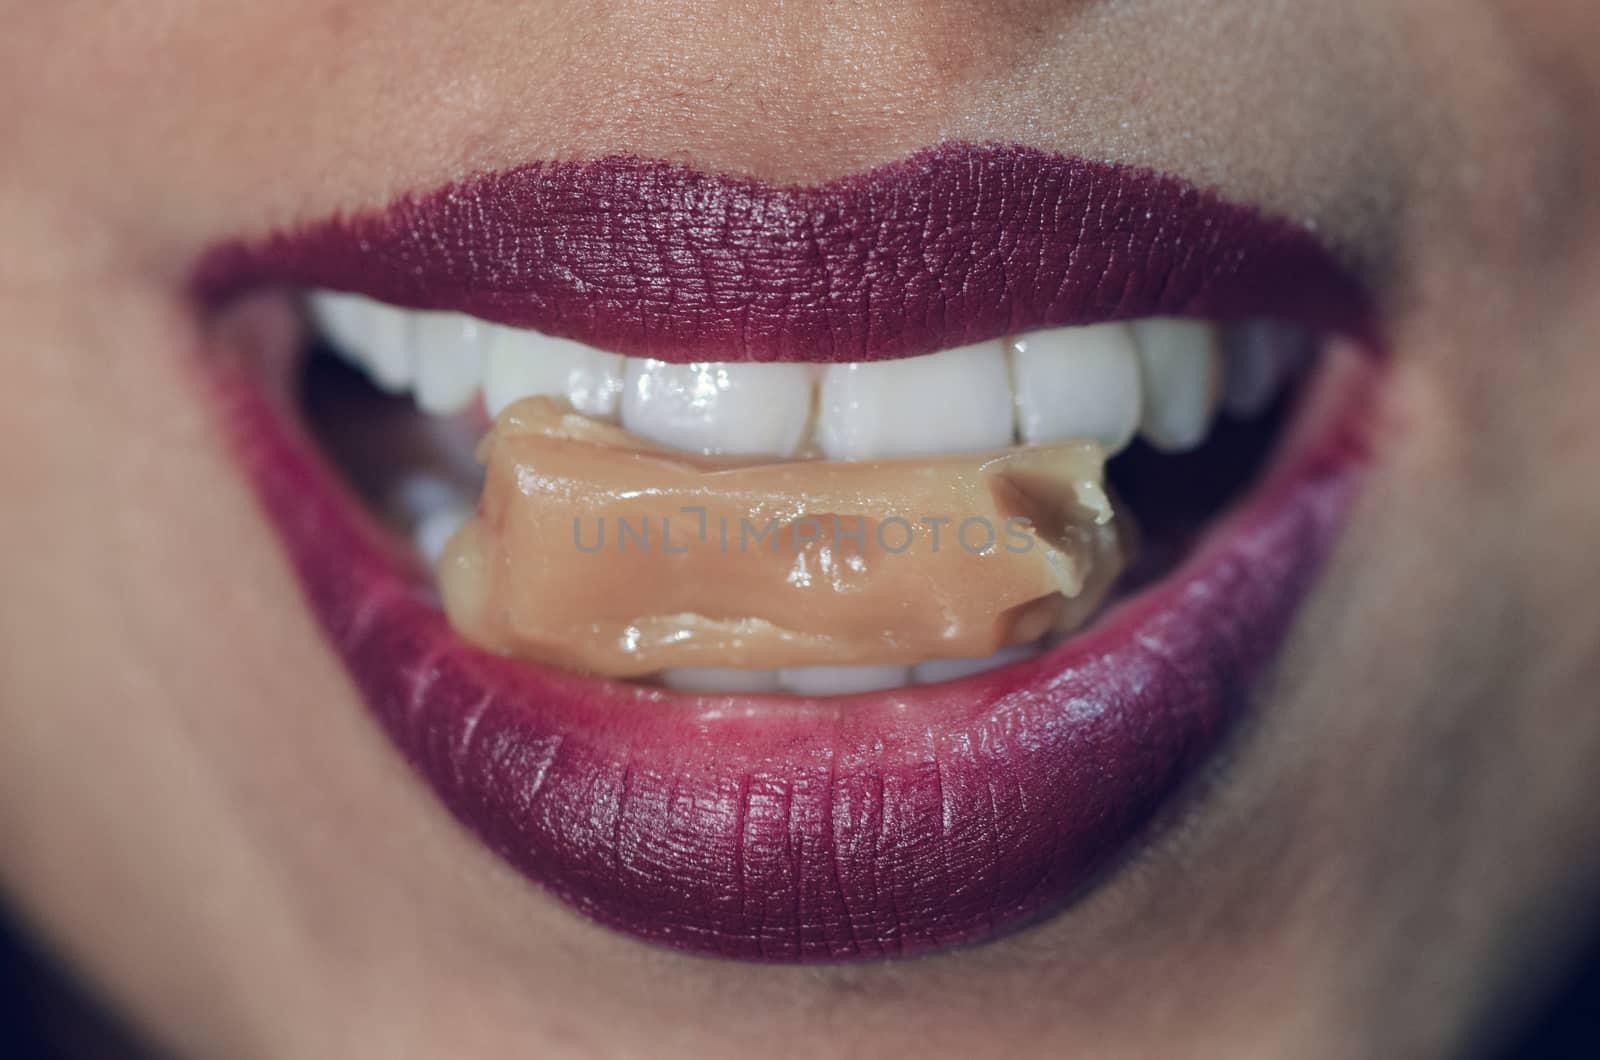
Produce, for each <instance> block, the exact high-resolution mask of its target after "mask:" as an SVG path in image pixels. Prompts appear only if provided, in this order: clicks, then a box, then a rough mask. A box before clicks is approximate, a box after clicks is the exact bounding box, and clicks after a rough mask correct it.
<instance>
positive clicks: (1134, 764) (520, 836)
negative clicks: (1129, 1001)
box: [218, 370, 1370, 962]
mask: <svg viewBox="0 0 1600 1060" xmlns="http://www.w3.org/2000/svg"><path fill="white" fill-rule="evenodd" d="M1359 374H1361V375H1363V376H1365V375H1370V373H1368V372H1366V371H1365V370H1363V371H1362V372H1361V373H1359ZM218 381H219V384H220V390H221V393H222V395H223V398H224V401H225V402H226V413H227V415H226V422H228V423H229V424H230V425H231V427H232V429H233V430H234V431H235V437H236V440H237V442H238V451H239V454H240V457H241V459H242V462H243V464H244V465H245V467H246V469H247V471H248V473H249V474H250V476H251V478H252V479H253V481H254V483H255V485H256V487H257V490H258V493H259V495H260V497H261V499H262V501H263V503H264V506H265V508H266V509H267V511H268V513H269V515H270V517H271V518H272V520H273V521H274V522H275V523H276V525H277V527H278V530H279V532H280V534H281V536H282V539H283V541H284V543H285V545H286V547H287V549H288V551H289V553H290V555H291V557H292V559H293V562H294V564H295V567H296V568H297V570H298V573H299V575H300V577H301V579H302V582H303V588H304V591H305V594H306V596H307V598H308V599H309V601H310V604H311V606H312V607H313V609H314V610H315V612H316V614H317V616H318V618H319V619H320V621H321V623H322V625H323V627H324V629H325V631H326V633H327V636H328V638H329V640H330V641H331V643H332V644H333V646H334V647H335V648H336V649H337V651H338V653H339V654H340V656H341V657H342V658H343V659H344V661H345V663H346V665H347V667H348V669H349V671H350V673H351V674H352V676H353V677H354V678H355V680H356V682H357V684H358V685H359V687H360V689H361V691H362V693H363V696H364V698H365V700H366V702H367V704H368V706H369V707H370V708H371V710H372V712H373V714H374V716H375V717H376V718H377V719H378V721H379V722H380V723H381V724H382V725H383V727H384V728H385V729H386V730H387V731H388V733H389V735H390V737H391V738H392V739H393V741H394V743H395V744H396V745H397V746H398V747H399V748H400V749H401V751H403V752H404V754H405V755H406V756H407V757H408V758H409V759H410V761H411V762H412V764H413V765H414V766H415V767H416V768H417V770H418V771H419V772H420V773H421V774H422V775H423V776H424V777H426V778H427V780H428V781H429V783H430V784H431V785H432V787H433V788H434V790H435V791H436V792H437V794H438V796H439V797H440V798H441V799H442V800H443V801H444V803H445V804H446V805H447V806H448V807H449V808H450V810H451V811H452V812H454V813H455V815H456V816H457V817H458V818H459V819H460V820H461V821H462V822H463V823H464V824H466V825H467V826H468V827H469V828H471V829H472V830H473V831H474V832H476V833H477V834H478V835H479V836H480V837H481V838H482V840H483V841H484V842H485V843H486V844H487V845H488V846H490V847H491V848H492V849H494V850H495V851H497V852H498V853H499V854H500V855H501V856H503V857H504V858H505V859H506V860H507V861H509V862H510V863H512V864H513V865H515V866H516V867H517V868H518V869H520V870H522V872H524V873H525V874H526V875H527V876H529V877H530V878H532V879H533V880H535V881H537V882H538V883H540V884H542V885H543V886H544V887H545V888H547V889H548V890H550V891H551V892H553V893H555V894H556V895H558V896H560V897H561V898H562V899H564V900H565V901H567V902H568V903H570V904H571V905H572V906H574V907H576V908H577V909H579V910H580V911H582V912H583V913H585V914H586V915H588V916H590V917H592V918H594V919H595V920H598V921H601V922H603V923H605V924H607V925H610V926H611V927H614V928H617V929H620V930H622V931H625V932H628V933H630V934H633V935H635V936H637V937H639V938H642V939H647V940H650V941H652V942H656V943H661V944H666V945H670V946H674V947H679V948H682V949H686V950H692V951H697V952H701V953H706V954H712V955H718V956H723V957H731V958H740V959H749V960H765V961H786V962H798V961H823V960H844V959H852V958H883V957H897V956H903V955H908V954H912V953H916V952H921V951H926V950H929V949H934V948H939V947H945V946H950V945H954V944H959V943H963V942H971V941H976V940H981V939H983V938H986V937H990V936H993V935H995V934H997V933H1000V932H1003V931H1005V930H1008V929H1011V928H1014V927H1016V926H1018V925H1020V924H1022V923H1025V922H1027V921H1029V920H1032V919H1036V918H1038V917H1040V916H1042V915H1045V914H1048V913H1050V912H1052V911H1054V910H1056V909H1059V908H1060V907H1062V906H1063V905H1065V904H1066V903H1067V902H1069V901H1070V900H1071V899H1072V898H1073V897H1074V896H1075V895H1077V894H1079V893H1081V892H1082V891H1083V890H1084V889H1085V888H1086V887H1087V886H1088V885H1089V884H1091V883H1092V882H1093V880H1094V879H1095V878H1096V877H1097V876H1098V875H1101V874H1103V873H1104V871H1105V870H1106V868H1107V867H1108V864H1109V863H1110V862H1111V861H1112V860H1113V859H1114V857H1115V856H1116V855H1117V854H1118V853H1119V852H1120V851H1122V850H1124V849H1125V848H1126V847H1127V845H1128V843H1129V841H1130V840H1131V839H1132V838H1133V837H1135V835H1136V834H1137V833H1138V832H1139V830H1140V828H1141V826H1142V825H1144V824H1145V823H1146V822H1147V821H1148V820H1149V819H1150V817H1151V815H1152V814H1153V813H1154V811H1155V810H1156V809H1157V808H1158V807H1160V806H1161V805H1162V804H1163V803H1164V802H1165V801H1166V800H1167V799H1168V797H1169V796H1171V795H1172V794H1173V793H1174V791H1175V789H1177V788H1178V786H1179V785H1180V784H1181V782H1182V781H1183V780H1184V779H1185V778H1186V777H1187V776H1188V775H1189V774H1190V773H1191V772H1192V771H1193V769H1194V768H1195V766H1196V765H1197V764H1198V763H1199V762H1200V761H1201V760H1202V758H1203V757H1204V756H1205V754H1206V753H1207V752H1208V751H1209V750H1210V749H1211V748H1213V747H1214V746H1215V744H1216V742H1217V740H1218V738H1219V736H1220V735H1221V734H1222V733H1223V732H1225V730H1226V728H1227V726H1228V722H1229V721H1230V720H1231V719H1232V718H1234V717H1235V716H1236V715H1237V714H1238V712H1239V707H1240V704H1241V701H1242V699H1243V695H1244V692H1245V690H1246V688H1247V687H1248V684H1249V682H1250V680H1251V679H1252V677H1253V675H1254V674H1255V673H1256V672H1257V671H1258V670H1259V669H1260V668H1261V667H1262V666H1263V665H1264V664H1266V663H1267V662H1269V661H1270V660H1271V658H1272V657H1273V655H1274V654H1275V653H1276V649H1277V647H1278V646H1279V644H1280V643H1281V641H1282V640H1283V637H1284V634H1285V632H1286V631H1287V629H1288V626H1289V624H1290V621H1291V619H1292V618H1293V615H1294V613H1295V611H1296V610H1297V607H1298V605H1299V603H1300V601H1301V599H1302V598H1303V596H1304V595H1305V592H1306V590H1307V589H1308V588H1309V586H1310V585H1311V583H1312V581H1313V580H1314V576H1315V574H1316V572H1317V571H1318V570H1319V569H1320V567H1321V566H1322V563H1323V560H1324V559H1325V557H1326V556H1327V554H1328V552H1329V551H1330V548H1331V546H1332V544H1333V542H1334V540H1335V539H1336V537H1337V534H1338V530H1339V528H1340V527H1341V525H1342V524H1343V522H1344V516H1345V513H1346V512H1347V510H1348V508H1349V506H1350V503H1351V501H1352V500H1353V498H1354V496H1355V495H1356V492H1357V486H1358V482H1359V479H1360V477H1361V476H1360V472H1361V470H1362V468H1363V467H1364V466H1365V458H1364V446H1363V445H1361V444H1360V443H1359V441H1358V437H1357V436H1358V434H1359V433H1360V431H1359V430H1358V428H1357V425H1356V422H1355V421H1357V420H1358V419H1360V418H1361V417H1360V415H1359V412H1357V411H1356V410H1358V409H1359V408H1360V407H1362V405H1363V404H1364V402H1361V401H1359V400H1352V399H1351V398H1350V396H1349V394H1344V395H1342V396H1341V397H1340V398H1339V399H1338V400H1337V402H1336V404H1337V406H1338V408H1337V411H1335V412H1333V413H1332V414H1331V415H1329V414H1321V415H1318V416H1307V415H1302V416H1301V421H1302V424H1301V426H1300V427H1299V428H1297V435H1298V436H1299V437H1301V438H1304V441H1301V442H1292V443H1291V444H1288V445H1286V446H1285V453H1284V455H1283V456H1282V457H1281V458H1280V459H1279V461H1278V463H1277V466H1276V469H1275V470H1274V471H1273V472H1272V473H1271V474H1270V475H1269V476H1268V477H1267V478H1266V479H1265V480H1264V481H1263V483H1262V484H1261V485H1259V486H1258V487H1256V488H1255V490H1254V491H1253V494H1252V496H1251V497H1250V498H1248V499H1247V500H1246V502H1245V503H1244V504H1243V505H1242V506H1241V507H1240V508H1239V509H1238V510H1236V511H1235V512H1234V513H1233V514H1232V515H1230V516H1228V517H1227V518H1226V519H1224V520H1223V521H1222V522H1221V523H1220V525H1219V526H1218V527H1217V528H1216V529H1215V530H1213V531H1212V532H1211V533H1210V534H1209V535H1208V537H1207V538H1206V540H1205V541H1203V542H1202V543H1201V545H1200V546H1199V547H1198V548H1197V549H1196V551H1195V553H1194V555H1193V556H1192V557H1191V558H1190V559H1189V560H1188V561H1187V562H1186V563H1185V565H1184V566H1183V567H1181V568H1180V569H1179V570H1178V571H1176V572H1175V573H1174V574H1172V575H1171V576H1169V577H1167V578H1166V579H1165V580H1164V581H1163V582H1161V583H1160V584H1158V585H1156V586H1154V587H1152V588H1150V589H1148V590H1146V591H1144V592H1143V593H1141V594H1139V595H1138V596H1136V597H1134V598H1132V599H1130V600H1128V601H1127V602H1125V603H1123V604H1122V605H1120V606H1118V607H1117V608H1116V610H1115V611H1113V612H1112V613H1111V614H1109V615H1107V616H1105V617H1104V618H1103V619H1102V620H1101V621H1100V622H1098V623H1097V624H1096V625H1095V626H1094V627H1092V628H1091V629H1090V630H1088V631H1086V632H1085V633H1082V634H1080V635H1078V636H1076V637H1074V638H1073V639H1071V640H1070V641H1068V642H1067V643H1066V644H1064V645H1063V646H1062V647H1060V648H1059V649H1057V650H1055V651H1053V652H1051V653H1049V654H1047V655H1044V656H1041V657H1039V658H1037V659H1035V660H1032V661H1030V662H1027V663H1022V664H1018V665H1015V666H1011V667H1007V668H1005V669H1002V670H997V671H993V672H990V673H987V674H983V675H979V676H977V677H973V678H969V679H967V680H964V681H959V682H955V683H951V684H947V685H930V686H921V687H915V688H908V689H904V690H899V691H893V692H880V693H874V694H870V695H863V696H854V697H848V698H840V699H821V700H816V699H777V698H771V697H746V696H693V695H686V694H682V693H672V692H667V691H664V690H660V689H654V688H645V687H639V686H631V685H626V684H619V683H613V682H603V681H598V680H595V679H591V678H585V677H580V676H576V675H571V674H566V673H562V672H558V671H552V670H546V669H540V668H536V667H532V666H529V665H527V664H523V663H518V662H515V661H511V660H507V659H504V658H500V657H497V656H493V655H489V654H486V653H483V652H481V651H478V650H475V649H473V648H472V647H470V646H468V645H467V644H465V643H464V642H463V641H461V640H460V639H459V638H458V637H456V636H455V634H454V633H453V632H452V630H451V629H450V627H449V625H448V623H447V622H446V620H445V618H444V616H443V614H442V613H441V612H440V610H439V609H438V607H437V605H436V603H435V601H434V600H433V596H432V591H431V590H430V589H429V588H428V587H427V581H426V578H425V575H424V574H423V572H422V571H421V570H419V569H418V567H417V565H416V563H415V562H414V561H413V560H411V559H410V558H409V554H408V553H407V552H406V551H404V550H403V549H402V548H401V546H400V544H399V543H398V542H397V541H396V540H394V539H393V538H391V537H390V536H389V535H388V534H387V533H386V532H384V531H383V530H382V529H380V528H379V527H377V526H376V525H375V524H374V523H373V521H372V520H371V519H370V517H368V516H367V515H366V514H365V513H364V512H363V511H362V510H361V509H360V508H359V506H358V505H357V504H356V503H355V502H354V501H353V500H352V498H351V497H350V495H349V493H348V491H347V490H346V489H345V487H343V485H342V484H341V483H339V482H338V480H337V479H336V477H335V476H334V474H333V473H332V472H331V470H330V469H329V468H328V467H327V466H326V464H325V463H324V462H323V460H322V458H321V457H320V456H319V455H318V454H317V452H316V450H315V447H314V446H313V445H312V444H311V443H310V441H309V439H308V438H306V437H305V436H304V435H303V433H302V432H301V430H300V429H299V427H298V426H297V422H296V420H295V418H294V416H293V414H292V413H290V412H289V411H287V410H285V409H282V408H279V407H277V406H276V405H275V404H274V403H273V402H272V401H271V400H270V399H268V398H267V396H266V395H265V394H264V393H263V392H262V388H261V387H260V386H259V384H258V383H257V382H256V380H254V379H251V378H246V377H245V376H244V375H243V373H240V372H230V371H224V372H223V373H222V374H220V375H219V376H218ZM1365 386H1366V384H1365V383H1363V384H1361V385H1360V386H1358V387H1357V388H1356V389H1359V390H1364V389H1365ZM1321 389H1323V390H1326V389H1328V388H1326V387H1323V388H1321ZM1343 389H1345V390H1348V389H1350V388H1349V387H1345V388H1343ZM1314 404H1320V405H1325V404H1327V402H1319V403H1314ZM1310 411H1315V408H1313V409H1312V410H1310ZM1308 420H1310V421H1329V422H1321V423H1320V425H1319V424H1317V423H1311V424H1309V425H1308V424H1307V422H1306V421H1308Z"/></svg>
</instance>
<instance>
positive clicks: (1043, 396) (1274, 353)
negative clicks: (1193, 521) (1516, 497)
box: [311, 292, 1301, 460]
mask: <svg viewBox="0 0 1600 1060" xmlns="http://www.w3.org/2000/svg"><path fill="white" fill-rule="evenodd" d="M311 306H312V311H313V314H314V316H315V317H316V319H317V321H318V323H319V326H320V328H321V330H322V333H323V334H324V335H325V336H326V337H327V338H328V339H329V340H330V342H331V343H332V344H333V345H334V346H335V347H336V348H338V349H339V350H340V351H342V352H343V353H345V354H346V355H347V356H349V357H350V358H351V359H352V360H354V361H356V362H357V363H358V364H360V365H361V366H362V367H363V368H364V369H365V371H366V372H367V373H368V374H369V375H370V376H371V377H372V378H373V379H374V380H375V381H376V382H377V383H378V384H379V385H381V386H383V387H384V388H386V389H388V390H390V391H394V392H402V391H411V392H414V393H415V395H416V401H417V404H418V405H419V406H420V407H421V408H422V409H423V410H424V411H427V412H431V413H435V414H441V415H442V414H450V413H454V412H459V411H461V410H462V409H464V408H465V407H467V405H468V404H469V403H470V402H471V401H472V399H473V398H474V396H476V395H477V393H478V392H479V391H480V390H481V391H482V393H483V399H484V404H485V405H486V407H487V409H488V411H489V413H490V415H495V414H498V413H499V411H500V410H501V409H503V408H505V407H506V406H507V405H510V404H511V403H512V402H514V401H517V400H519V399H521V398H524V397H529V396H533V395H536V394H551V395H557V396H561V397H565V398H567V399H568V400H570V401H571V402H572V404H573V405H574V407H576V408H577V409H578V410H579V411H581V412H584V413H586V414H588V415H591V416H596V417H601V418H606V419H612V420H616V419H618V418H619V417H620V421H621V423H622V425H623V426H624V427H625V428H627V429H628V430H630V431H632V432H633V433H635V434H638V435H641V436H643V437H646V438H650V439H652V440H655V441H658V442H661V443H663V444H666V445H671V446H674V447H677V448H681V449H689V450H697V451H700V452H705V453H712V454H726V455H760V456H776V457H789V456H794V455H796V454H797V453H801V452H803V451H814V452H820V453H821V454H822V455H823V456H825V457H827V458H830V459H843V460H858V459H865V458H872V457H880V456H911V455H920V454H931V453H940V452H967V451H974V450H982V449H991V448H993V449H998V448H1003V447H1006V446H1009V445H1012V444H1014V443H1015V442H1017V441H1021V442H1023V443H1032V442H1046V441H1054V440H1059V439H1063V438H1095V439H1098V440H1099V441H1100V442H1101V443H1102V444H1103V445H1104V446H1105V447H1106V449H1107V451H1108V452H1111V453H1115V452H1118V451H1120V450H1121V449H1122V448H1124V447H1125V446H1127V444H1128V443H1129V442H1130V441H1131V440H1132V439H1133V437H1134V435H1135V434H1140V435H1142V436H1143V437H1144V438H1145V440H1146V441H1148V442H1149V443H1150V444H1152V445H1154V446H1156V447H1157V448H1159V449H1162V450H1166V451H1169V452H1181V451H1184V450H1187V449H1192V448H1194V447H1195V446H1197V445H1199V444H1200V443H1201V442H1202V441H1204V440H1205V437H1206V435H1207V433H1208V432H1209V430H1210V427H1211V423H1212V420H1213V418H1214V416H1215V414H1216V411H1217V409H1218V407H1219V405H1221V406H1224V407H1226V408H1227V409H1228V410H1229V411H1230V413H1233V414H1237V415H1253V414H1255V413H1257V412H1259V411H1261V410H1262V409H1263V408H1265V407H1266V406H1267V405H1268V404H1269V403H1270V402H1271V401H1272V399H1273V397H1274V396H1275V395H1276V393H1277V391H1278V390H1279V389H1280V388H1281V386H1282V383H1283V380H1284V378H1285V376H1286V375H1287V373H1288V371H1289V368H1290V360H1291V358H1290V357H1289V356H1287V353H1288V352H1289V351H1292V350H1294V349H1296V348H1298V347H1299V346H1300V345H1301V343H1300V342H1299V335H1298V333H1297V332H1296V331H1295V329H1291V328H1288V327H1286V326H1282V325H1275V324H1267V323H1263V324H1259V325H1250V326H1247V327H1246V328H1243V329H1240V330H1239V331H1238V332H1237V334H1230V336H1229V340H1230V341H1228V342H1227V343H1226V344H1224V342H1223V341H1222V334H1221V330H1220V329H1219V327H1218V326H1216V325H1213V324H1207V323H1202V322H1198V321H1190V320H1176V319H1149V320H1140V321H1135V322H1133V323H1131V324H1121V323H1116V324H1095V325H1090V326H1087V327H1072V328H1053V329H1049V330H1043V331H1034V332H1029V333H1027V334H1024V335H1021V336H1017V337H1014V338H1011V339H1004V340H1002V339H996V340H993V341H990V342H981V343H978V344H976V345H973V346H965V347H962V348H961V349H955V350H947V351H945V352H943V353H936V354H930V355H928V356H925V357H915V358H908V359H905V360H896V361H875V362H870V363H859V364H830V365H812V364H802V363H792V362H786V363H764V364H757V363H745V362H724V363H695V364H669V363H666V362H664V361H656V360H650V359H645V358H633V357H622V356H619V355H617V354H613V353H605V352H603V351H601V350H597V349H594V348H592V347H589V346H584V345H581V344H579V343H576V342H571V341H569V340H566V339H558V338H552V337H550V336H548V335H542V334H540V333H538V332H535V331H526V330H520V329H516V328H508V327H501V326H499V325H494V324H488V323H485V322H483V321H481V320H476V319H474V318H472V317H468V316H463V315H461V314H458V313H437V312H422V311H415V310H403V309H396V308H394V307H393V306H388V305H384V304H382V303H379V302H374V301H371V300H370V299H367V298H363V297H360V296H357V295H349V294H339V293H331V292H319V293H316V294H314V295H312V296H311ZM1224 346H1225V347H1226V349H1224Z"/></svg>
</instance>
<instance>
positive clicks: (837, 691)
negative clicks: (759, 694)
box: [778, 666, 911, 696]
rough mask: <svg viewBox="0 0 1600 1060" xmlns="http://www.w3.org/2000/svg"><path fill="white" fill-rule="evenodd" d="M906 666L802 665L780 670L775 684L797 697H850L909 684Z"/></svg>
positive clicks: (909, 671)
mask: <svg viewBox="0 0 1600 1060" xmlns="http://www.w3.org/2000/svg"><path fill="white" fill-rule="evenodd" d="M910 678H911V668H910V667H909V666H803V667H799V668H797V669H793V670H779V671H778V683H779V684H780V685H781V686H782V687H783V690H784V691H786V692H791V693H793V694H794V695H797V696H850V695H855V694H857V693H860V692H881V691H883V690H884V689H886V688H900V687H902V686H904V685H906V684H909V683H910Z"/></svg>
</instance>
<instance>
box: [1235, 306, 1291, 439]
mask: <svg viewBox="0 0 1600 1060" xmlns="http://www.w3.org/2000/svg"><path fill="white" fill-rule="evenodd" d="M1310 348H1311V336H1310V335H1309V334H1308V333H1307V332H1306V331H1305V330H1304V329H1302V328H1299V327H1296V326H1295V325H1293V324H1286V323H1283V322H1281V321H1275V320H1253V321H1250V322H1248V323H1244V324H1239V325H1236V326H1234V327H1231V328H1229V329H1228V330H1227V331H1226V332H1224V333H1223V339H1222V354H1223V362H1224V370H1223V383H1222V408H1223V411H1225V412H1226V413H1227V414H1228V415H1229V416H1232V417H1233V418H1235V419H1251V418H1253V417H1255V416H1259V415H1261V414H1262V413H1263V412H1265V411H1266V410H1267V409H1268V408H1269V407H1271V405H1272V403H1273V401H1274V400H1276V398H1277V396H1278V395H1279V394H1280V393H1281V392H1282V391H1283V387H1284V384H1285V382H1286V381H1287V380H1289V379H1290V378H1291V377H1292V376H1293V375H1294V374H1295V372H1297V371H1298V370H1299V368H1300V365H1301V361H1302V359H1303V358H1304V357H1305V356H1306V355H1307V354H1308V353H1309V352H1310Z"/></svg>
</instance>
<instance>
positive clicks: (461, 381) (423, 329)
mask: <svg viewBox="0 0 1600 1060" xmlns="http://www.w3.org/2000/svg"><path fill="white" fill-rule="evenodd" d="M488 331H489V325H487V324H485V323H484V322H483V321H481V320H474V319H473V318H472V317H469V316H466V315H464V314H462V313H418V314H416V325H415V328H414V330H413V332H412V336H411V339H412V350H413V352H414V355H415V358H416V366H417V384H416V390H417V406H418V407H419V408H421V409H422V411H424V412H428V413H432V414H433V415H436V416H448V415H452V414H453V413H457V412H460V411H461V410H462V409H464V408H466V407H467V402H469V401H471V400H472V395H473V394H475V393H477V390H478V385H479V383H480V382H481V381H482V380H483V353H484V346H485V345H486V344H487V340H488V337H489V335H488Z"/></svg>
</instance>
